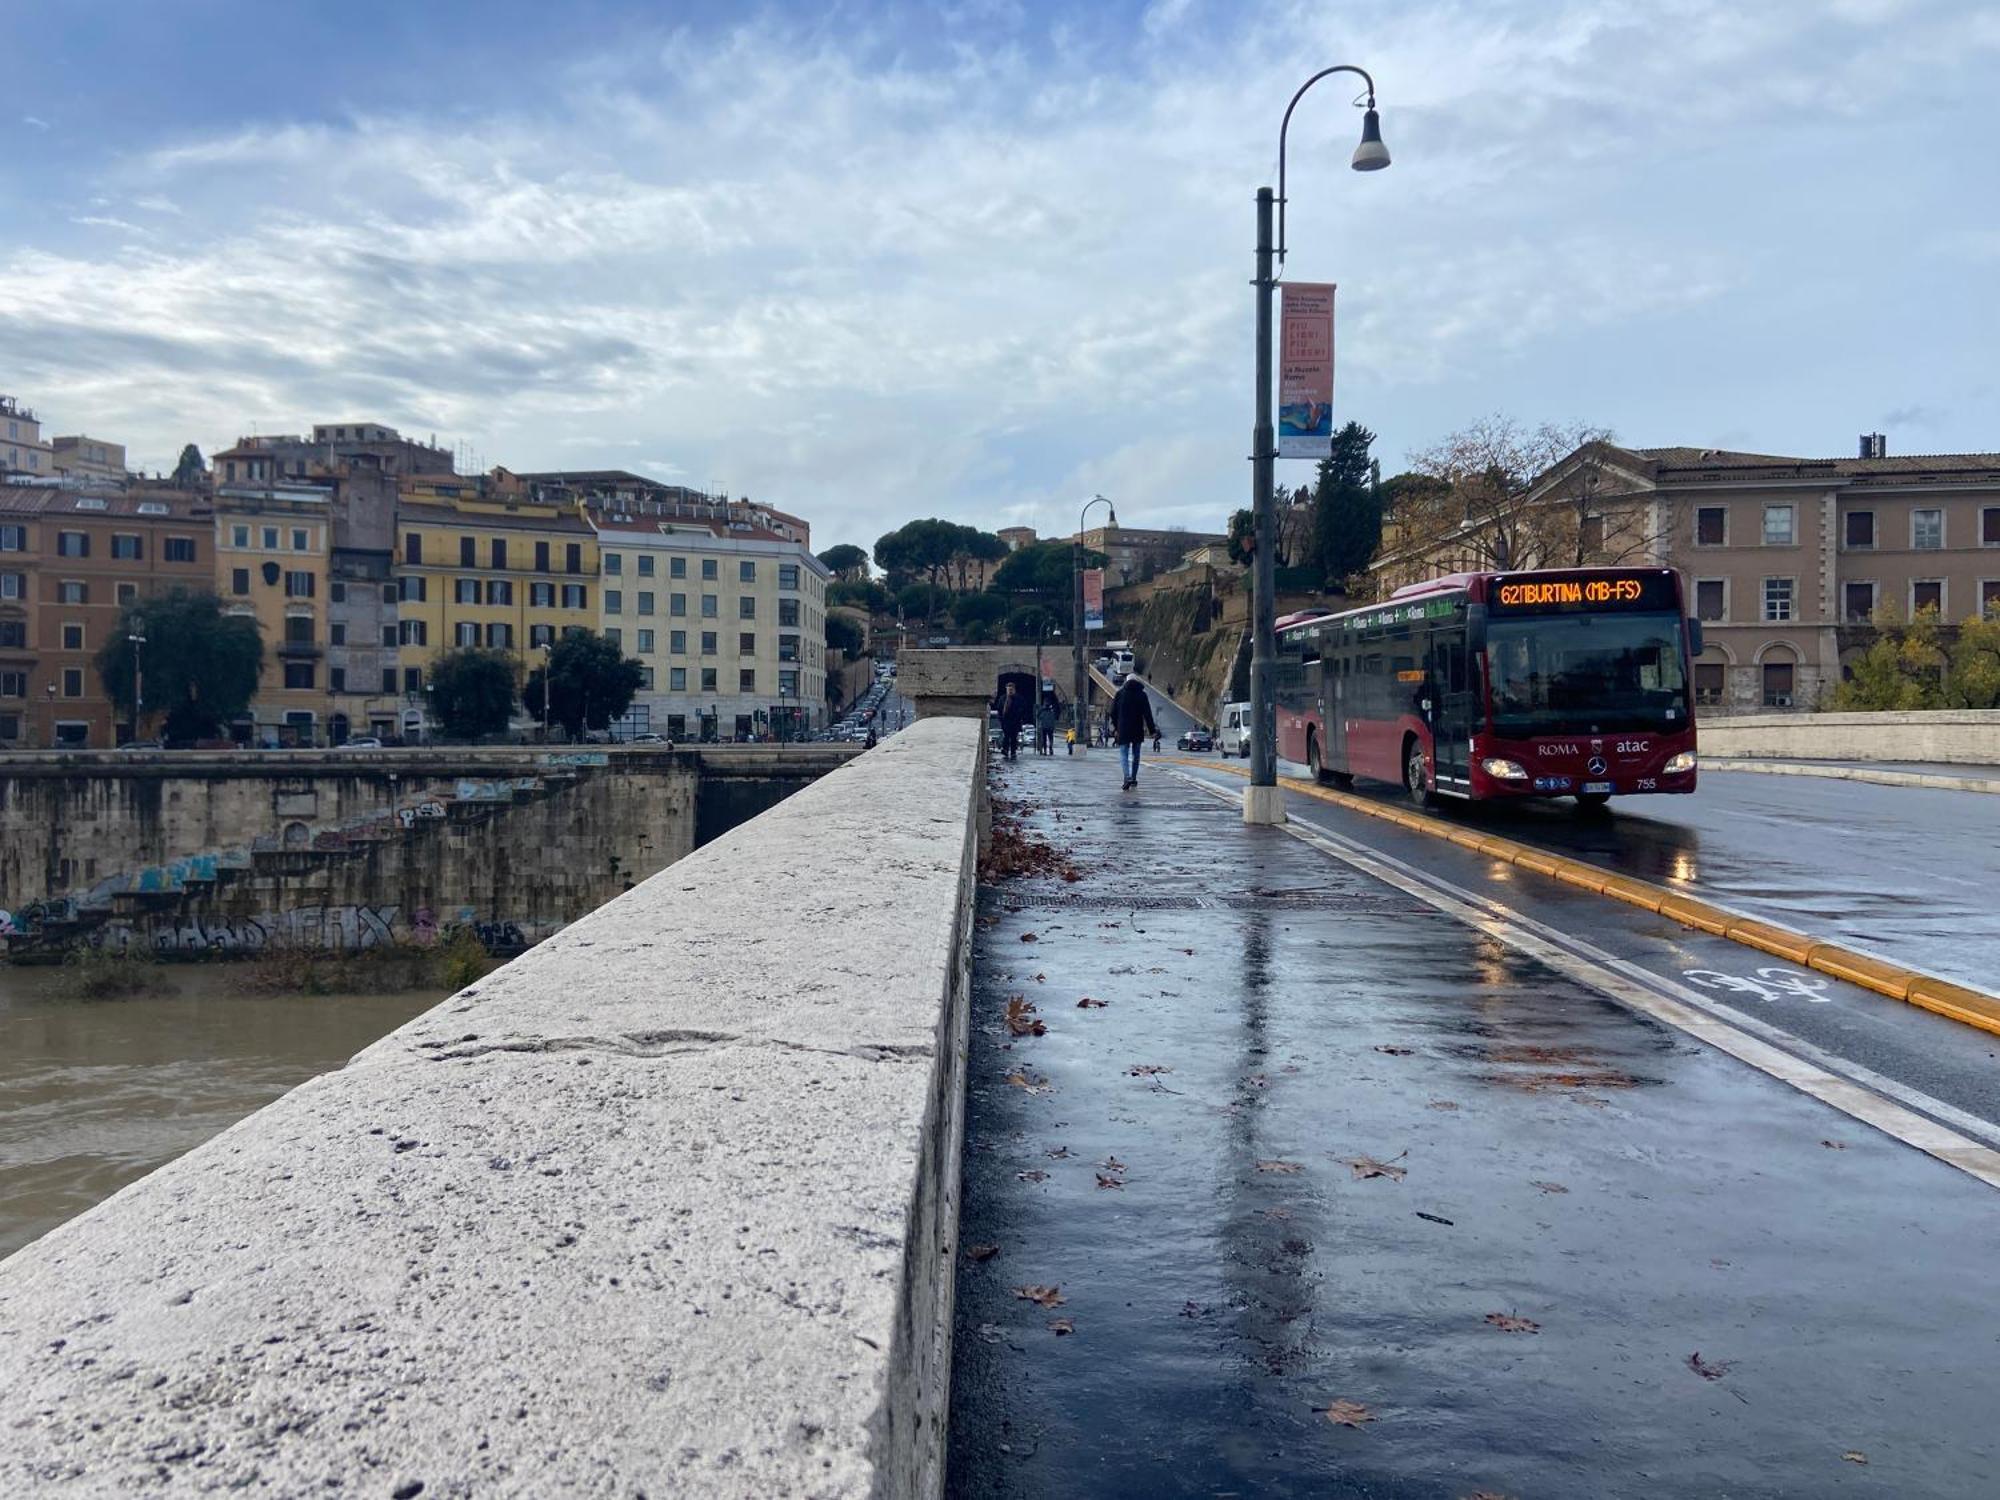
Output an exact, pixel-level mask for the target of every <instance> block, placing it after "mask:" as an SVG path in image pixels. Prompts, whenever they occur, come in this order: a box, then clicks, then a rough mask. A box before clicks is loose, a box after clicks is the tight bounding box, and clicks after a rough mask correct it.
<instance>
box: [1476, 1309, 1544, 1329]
mask: <svg viewBox="0 0 2000 1500" xmlns="http://www.w3.org/2000/svg"><path fill="white" fill-rule="evenodd" d="M1486 1321H1487V1322H1489V1323H1491V1324H1492V1325H1493V1326H1494V1327H1495V1328H1497V1329H1499V1330H1500V1331H1501V1332H1502V1333H1540V1332H1541V1331H1542V1325H1541V1324H1539V1323H1537V1322H1536V1321H1535V1320H1534V1319H1533V1318H1518V1317H1516V1316H1514V1314H1513V1313H1488V1314H1487V1315H1486Z"/></svg>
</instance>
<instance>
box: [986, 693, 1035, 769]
mask: <svg viewBox="0 0 2000 1500" xmlns="http://www.w3.org/2000/svg"><path fill="white" fill-rule="evenodd" d="M993 706H994V708H996V709H997V710H999V713H1000V753H1001V754H1002V755H1004V756H1005V757H1006V758H1007V759H1008V760H1012V759H1013V758H1014V756H1015V754H1016V752H1018V751H1019V750H1020V748H1021V729H1022V726H1023V725H1025V724H1026V723H1027V722H1028V720H1029V718H1030V716H1031V715H1032V714H1033V710H1032V709H1031V708H1029V707H1028V700H1027V699H1026V698H1024V697H1022V696H1021V694H1019V693H1018V692H1016V691H1015V690H1014V684H1013V683H1011V682H1010V683H1008V684H1007V685H1006V686H1005V687H1003V688H1001V690H1000V696H999V697H997V698H995V699H994V700H993Z"/></svg>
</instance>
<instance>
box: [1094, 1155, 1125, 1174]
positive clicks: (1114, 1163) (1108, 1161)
mask: <svg viewBox="0 0 2000 1500" xmlns="http://www.w3.org/2000/svg"><path fill="white" fill-rule="evenodd" d="M1098 1165H1099V1166H1100V1167H1102V1168H1104V1170H1105V1171H1107V1172H1122V1171H1124V1170H1125V1163H1124V1162H1122V1161H1120V1160H1119V1159H1118V1158H1117V1157H1115V1156H1107V1157H1105V1158H1104V1160H1103V1161H1101V1162H1099V1163H1098Z"/></svg>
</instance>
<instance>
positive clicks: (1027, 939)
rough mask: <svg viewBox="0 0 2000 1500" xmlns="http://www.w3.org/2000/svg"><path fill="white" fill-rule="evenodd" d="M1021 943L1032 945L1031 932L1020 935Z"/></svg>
mask: <svg viewBox="0 0 2000 1500" xmlns="http://www.w3.org/2000/svg"><path fill="white" fill-rule="evenodd" d="M1021 941H1022V942H1024V943H1032V942H1034V941H1035V935H1034V934H1033V933H1032V932H1024V933H1022V934H1021Z"/></svg>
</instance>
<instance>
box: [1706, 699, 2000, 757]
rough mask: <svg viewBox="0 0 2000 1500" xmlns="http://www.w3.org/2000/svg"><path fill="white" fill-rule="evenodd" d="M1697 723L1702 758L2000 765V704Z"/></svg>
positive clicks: (1762, 716)
mask: <svg viewBox="0 0 2000 1500" xmlns="http://www.w3.org/2000/svg"><path fill="white" fill-rule="evenodd" d="M1699 728H1700V743H1701V750H1702V753H1703V754H1704V755H1714V756H1736V755H1742V756H1754V757H1760V758H1764V759H1772V760H1888V761H1912V762H1919V761H1921V762H1932V763H1936V764H1940V765H1966V766H1972V765H1979V766H1991V765H2000V709H1935V710H1925V711H1922V712H1915V713H1879V714H1875V713H1824V714H1815V713H1794V714H1754V715H1752V714H1742V715H1726V716H1714V717H1708V718H1702V719H1700V720H1699Z"/></svg>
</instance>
